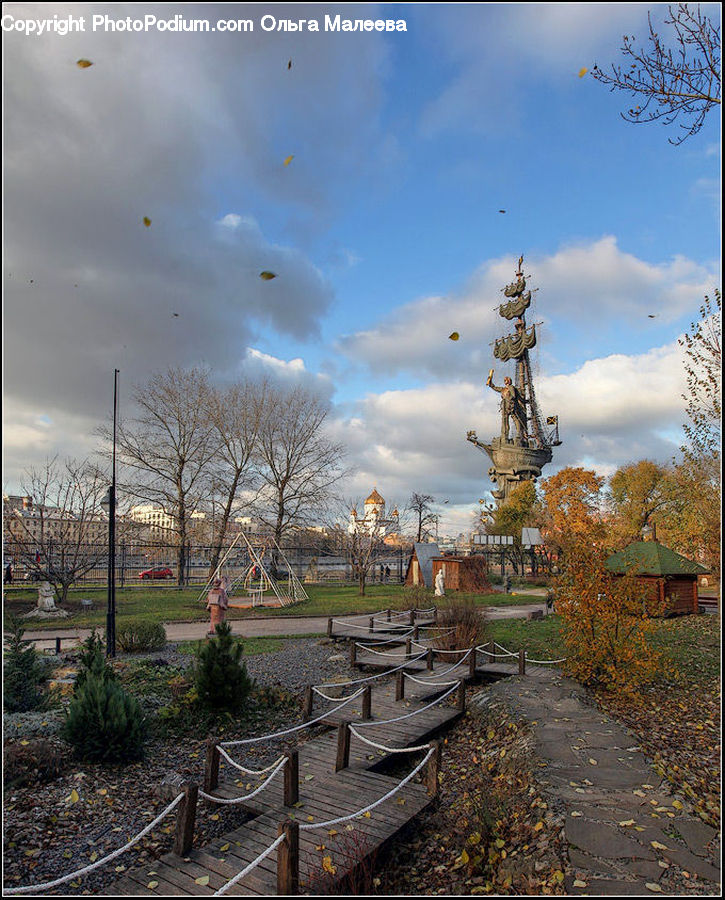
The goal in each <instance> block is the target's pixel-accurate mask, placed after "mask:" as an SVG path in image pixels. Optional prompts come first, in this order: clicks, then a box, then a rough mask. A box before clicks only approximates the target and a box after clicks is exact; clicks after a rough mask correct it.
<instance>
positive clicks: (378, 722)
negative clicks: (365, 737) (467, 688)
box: [357, 682, 458, 728]
mask: <svg viewBox="0 0 725 900" xmlns="http://www.w3.org/2000/svg"><path fill="white" fill-rule="evenodd" d="M456 685H458V682H456ZM455 689H456V688H455V687H452V688H451V689H450V690H449V691H446V692H445V694H441V696H440V697H438V698H437V699H436V700H433V702H432V703H428V704H426V705H425V706H421V708H420V709H414V710H413V712H409V713H406V714H405V715H404V716H396V717H395V718H394V719H380V720H374V721H370V722H358V723H357V726H358V728H362V727H363V726H365V727H366V728H371V727H372V726H373V725H389V724H390V723H391V722H400V720H401V719H409V718H410V717H411V716H417V715H418V713H422V712H425V711H426V709H430V708H431V706H435V705H436V703H440V702H441V700H445V699H446V697H447V696H448V695H449V694H452V693H453V691H455Z"/></svg>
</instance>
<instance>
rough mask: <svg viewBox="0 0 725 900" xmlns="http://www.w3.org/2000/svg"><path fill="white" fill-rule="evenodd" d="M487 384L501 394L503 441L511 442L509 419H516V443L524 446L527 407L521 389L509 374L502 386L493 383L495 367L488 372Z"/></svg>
mask: <svg viewBox="0 0 725 900" xmlns="http://www.w3.org/2000/svg"><path fill="white" fill-rule="evenodd" d="M486 386H487V387H490V388H491V390H493V391H496V392H497V393H498V394H501V441H502V442H505V443H510V440H509V419H513V420H514V426H515V427H516V443H517V444H518V445H519V446H520V447H523V446H524V445H525V443H526V439H527V435H526V407H525V405H524V402H523V399H522V397H521V391H520V390H519V389H518V388H517V387H516V385H515V384H514V383H513V382H512V381H511V379H510V378H509V377H508V375H507V376H506V377H505V378H504V380H503V386H502V387H496V385H495V384H494V383H493V369H491V371H490V372H489V373H488V378H487V379H486Z"/></svg>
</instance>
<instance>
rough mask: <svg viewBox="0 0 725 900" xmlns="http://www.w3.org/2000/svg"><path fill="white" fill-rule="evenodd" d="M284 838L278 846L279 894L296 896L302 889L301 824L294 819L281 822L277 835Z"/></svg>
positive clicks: (281, 895)
mask: <svg viewBox="0 0 725 900" xmlns="http://www.w3.org/2000/svg"><path fill="white" fill-rule="evenodd" d="M280 834H284V838H285V839H284V840H283V841H282V843H281V844H280V845H279V847H277V894H278V895H279V896H280V897H284V896H287V897H294V896H296V895H297V894H298V893H299V890H300V826H299V823H298V822H295V821H294V819H288V820H287V821H286V822H281V823H280V826H279V829H278V830H277V835H278V836H279V835H280Z"/></svg>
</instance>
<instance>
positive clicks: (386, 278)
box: [3, 3, 720, 532]
mask: <svg viewBox="0 0 725 900" xmlns="http://www.w3.org/2000/svg"><path fill="white" fill-rule="evenodd" d="M651 8H652V9H653V11H654V16H655V20H657V19H658V17H659V18H660V19H661V17H662V16H663V15H664V14H665V13H666V6H663V5H657V4H655V5H653V6H651ZM705 8H706V9H707V11H708V12H709V13H711V14H712V15H713V16H715V17H719V12H718V11H717V10H716V9H714V8H711V7H709V6H707V7H705ZM3 13H4V15H5V18H4V19H3V28H4V33H3V49H4V56H5V62H4V72H3V81H4V83H3V88H4V120H3V124H4V138H5V141H4V194H5V200H4V261H5V268H4V273H3V293H4V307H3V309H4V351H5V352H4V359H5V363H4V426H5V427H4V439H3V440H4V480H3V486H4V489H5V490H6V491H16V490H18V489H19V486H20V483H21V480H22V474H23V471H24V469H25V468H26V467H27V466H29V465H33V464H37V463H39V462H42V461H43V460H44V459H45V458H46V457H47V456H52V455H55V454H56V453H57V454H60V455H66V454H73V455H76V456H83V455H86V454H88V453H90V452H91V451H92V450H93V449H94V448H95V446H96V439H95V438H94V437H93V434H92V432H93V429H94V428H95V427H96V425H97V424H98V423H99V422H101V421H103V420H104V419H105V418H106V417H107V415H108V412H109V407H110V404H111V396H112V378H113V369H114V368H118V369H120V371H121V376H120V377H121V407H122V410H123V414H124V415H131V414H132V409H131V408H130V405H129V404H130V401H129V399H128V398H129V397H130V393H131V387H132V385H133V384H135V383H138V382H142V381H143V380H144V379H145V378H147V377H148V376H149V375H150V374H151V373H152V372H154V371H157V370H159V369H163V368H165V367H167V366H169V365H182V366H186V365H193V364H197V363H205V364H206V365H208V366H210V367H211V369H212V371H213V372H214V374H215V376H216V377H218V378H219V379H226V378H229V377H233V376H234V375H235V374H238V373H240V372H245V371H246V372H252V373H253V372H264V371H271V372H276V373H278V374H281V375H282V376H283V377H286V378H290V379H305V380H306V381H307V382H308V383H310V384H313V385H316V386H317V387H318V389H319V390H320V391H321V392H322V393H323V394H324V395H326V396H328V397H329V398H330V399H331V402H332V411H331V416H330V431H331V433H332V434H333V435H334V437H335V438H336V439H338V440H341V441H342V442H343V443H344V444H345V445H346V446H347V448H348V460H347V462H348V464H349V465H350V466H352V467H353V468H354V474H353V475H352V476H351V477H350V479H349V480H348V482H347V484H346V486H345V489H346V493H347V494H348V495H349V496H365V495H366V494H367V493H368V492H369V491H370V490H371V489H372V487H373V486H376V487H377V488H378V490H379V491H380V492H381V493H382V494H383V495H384V496H385V497H386V498H387V499H394V500H395V501H396V502H398V503H402V502H404V501H405V499H406V498H407V497H408V496H409V495H410V493H411V492H412V491H418V492H425V493H430V494H432V495H434V496H435V497H436V498H437V499H438V501H439V502H440V504H441V506H440V510H441V513H444V514H445V519H444V517H443V516H442V517H441V528H442V530H444V531H445V530H448V531H451V532H456V531H458V530H461V529H462V528H463V527H464V525H466V524H467V523H468V521H469V519H470V511H471V510H472V509H473V508H474V507H475V506H477V501H478V499H479V498H480V497H487V496H488V495H487V493H486V491H487V490H488V488H489V487H491V484H490V482H489V480H488V476H487V474H486V473H487V470H488V466H489V463H488V460H487V459H486V458H485V457H483V456H482V455H481V454H480V452H479V451H477V450H476V448H474V447H473V446H472V445H470V444H468V443H467V442H466V440H465V435H466V432H467V431H468V430H469V429H475V430H476V431H477V432H478V434H479V436H481V437H488V436H493V435H494V434H495V433H496V432H497V430H498V427H499V413H498V402H497V401H498V396H497V395H495V394H494V393H493V392H491V391H487V390H486V389H485V388H484V386H483V382H484V380H485V378H486V375H487V373H488V369H489V368H490V367H491V365H492V364H493V361H492V356H491V348H490V346H489V344H490V342H491V341H492V340H493V338H494V337H495V336H497V334H498V333H499V332H500V331H501V324H502V323H503V320H501V319H500V318H499V317H498V316H497V315H496V313H495V307H496V305H497V303H498V302H499V301H500V298H501V293H500V291H501V288H502V287H503V286H504V284H506V283H507V282H509V281H511V280H512V278H513V273H514V270H515V265H516V260H517V258H518V256H519V255H520V254H523V255H524V257H525V264H524V268H525V271H526V272H527V275H528V277H529V284H530V286H531V287H535V288H537V289H538V290H537V292H536V293H535V295H534V296H535V301H534V304H533V310H532V315H530V316H529V320H530V321H539V322H541V323H542V325H541V328H540V341H539V345H538V346H537V348H536V350H535V351H534V357H533V361H534V370H535V375H536V377H537V379H538V380H537V391H538V397H539V400H540V402H541V406H542V408H543V412H544V414H545V415H551V414H554V413H556V414H558V415H559V420H560V430H561V436H562V439H563V444H562V446H561V447H559V448H558V449H557V450H556V451H555V457H554V462H553V463H552V465H551V466H550V467H549V468H548V469H547V470H546V472H545V474H553V472H554V471H556V469H557V468H559V467H561V466H564V465H584V466H587V467H592V468H595V469H597V471H599V472H600V473H602V474H611V472H613V471H614V470H615V469H616V467H617V466H618V465H621V464H623V463H626V462H629V461H632V460H636V459H640V458H642V457H645V456H647V457H650V458H653V459H657V460H660V461H666V460H668V459H670V458H671V457H672V456H673V455H674V454H675V453H676V451H677V447H678V445H679V443H680V436H681V425H682V422H683V421H684V413H683V406H684V403H683V401H682V399H681V396H680V395H681V393H682V391H683V388H684V379H683V374H682V361H681V355H680V350H679V348H678V344H677V338H678V336H679V335H681V334H682V333H683V332H684V331H685V330H686V329H687V327H688V325H689V323H690V322H691V321H692V320H693V319H694V318H696V317H697V314H698V308H699V306H700V304H701V302H702V298H703V295H704V294H705V293H709V294H712V292H713V289H714V287H715V286H716V285H718V284H719V283H720V250H719V247H720V234H719V223H720V208H719V194H720V184H719V179H720V131H719V120H718V117H717V114H713V115H712V116H711V117H710V118H709V120H708V121H707V122H706V125H705V127H704V128H703V130H702V131H701V133H700V134H698V135H697V136H696V137H694V138H690V139H689V140H687V141H686V142H685V143H684V144H683V145H681V146H679V147H675V146H672V145H671V144H669V143H668V141H667V138H668V136H672V135H676V126H671V127H670V128H669V129H668V128H666V127H664V126H662V125H660V124H652V125H639V126H635V125H631V124H628V123H626V122H624V121H623V120H622V119H621V118H620V115H619V113H620V110H621V109H624V108H626V107H627V103H628V98H627V97H625V96H624V95H618V94H612V93H610V92H608V91H607V89H606V88H605V87H604V86H602V85H600V84H598V83H597V82H595V81H594V80H593V79H592V78H591V76H590V75H589V74H587V75H585V76H584V77H579V72H580V70H581V69H582V68H583V67H586V68H588V69H591V68H592V66H593V65H594V63H598V64H599V65H600V66H602V67H605V66H606V65H608V64H609V63H610V62H614V61H618V60H619V56H620V54H619V47H620V44H621V39H622V35H623V34H624V33H627V34H631V35H636V36H638V37H639V36H640V35H641V36H642V39H643V40H644V39H645V37H646V33H647V7H646V6H644V5H640V4H566V5H563V4H562V5H556V4H553V5H549V4H543V3H542V4H480V5H461V6H454V5H445V6H444V5H435V4H434V5H425V4H421V5H418V4H409V5H408V4H382V5H370V6H367V5H366V6H362V5H357V6H344V5H338V6H332V5H327V4H316V5H311V6H307V5H304V4H293V5H283V4H264V3H262V4H254V5H242V4H224V5H221V4H220V5H203V6H201V5H194V4H181V3H171V4H105V5H95V4H84V5H72V4H68V5H66V4H60V3H58V4H49V3H44V4H38V5H36V4H18V3H7V4H5V5H4V7H3ZM337 13H340V14H341V16H342V17H343V18H351V19H356V18H359V19H364V18H370V19H377V18H382V19H393V20H404V21H405V23H406V26H407V30H406V31H405V32H402V31H395V32H379V31H370V32H362V33H361V32H353V33H346V32H329V31H325V27H324V17H325V14H328V15H331V16H333V17H334V16H335V15H336V14H337ZM94 14H98V15H104V14H105V15H107V16H108V18H109V19H110V20H113V21H117V20H125V19H126V17H131V18H132V19H140V20H142V19H143V17H144V16H146V15H155V16H156V17H157V18H158V19H164V20H166V19H172V18H173V17H174V16H176V15H180V16H182V17H183V18H184V19H185V20H187V21H188V20H191V19H207V20H208V21H209V23H210V31H209V32H208V33H198V32H197V33H184V32H171V31H168V30H167V31H164V32H161V31H158V30H156V29H155V28H154V27H151V28H150V29H149V30H147V31H139V32H130V33H129V32H128V31H120V30H116V31H113V30H112V29H110V28H103V27H101V28H99V29H98V30H96V31H94V30H93V26H92V20H91V17H92V16H93V15H94ZM69 15H73V16H76V17H79V16H84V17H85V23H84V24H85V30H84V31H83V32H73V33H69V34H65V35H63V34H60V33H59V31H58V26H59V24H62V22H63V21H65V20H66V19H67V17H68V16H69ZM264 16H273V17H274V18H275V19H276V20H282V19H285V18H292V19H294V20H295V21H297V20H298V19H302V18H312V19H317V20H318V21H319V22H320V32H319V33H313V32H309V31H307V30H303V31H295V32H285V31H277V30H274V31H265V30H263V28H262V19H263V17H264ZM54 17H55V18H54ZM48 18H50V19H51V20H52V23H55V25H54V26H53V27H54V28H55V30H52V29H47V28H46V33H44V34H41V35H38V34H37V33H32V34H29V33H27V32H28V28H27V25H24V24H23V23H27V22H29V21H31V20H36V19H48ZM222 19H224V20H227V19H234V20H237V19H250V20H252V22H253V31H247V32H237V33H226V32H221V31H219V30H218V28H217V29H216V30H214V26H215V25H216V24H217V23H218V21H219V20H222ZM266 22H267V24H269V22H270V20H269V19H267V20H266ZM23 28H24V29H25V30H21V29H23ZM5 29H7V30H5ZM78 59H87V60H90V61H91V62H92V63H93V65H92V66H90V67H86V68H80V67H79V66H77V65H76V61H77V60H78ZM290 60H291V62H292V65H291V67H290V66H289V61H290ZM290 155H292V156H293V159H292V161H291V162H290V163H289V164H288V165H285V164H284V161H285V160H286V159H287V157H289V156H290ZM500 210H505V212H500ZM144 216H147V217H148V218H150V219H151V226H150V227H145V226H144V224H143V218H144ZM265 269H269V270H271V271H273V272H275V273H277V275H278V277H277V278H276V279H274V280H272V281H263V280H261V279H260V278H259V273H260V271H262V270H265ZM174 313H178V315H174ZM650 316H654V318H650ZM454 330H456V331H458V332H459V333H460V335H461V337H460V340H459V341H458V342H456V343H454V342H452V341H450V340H448V335H449V334H450V333H451V332H452V331H454ZM507 365H508V367H510V366H511V365H512V364H511V363H509V364H507ZM506 368H507V367H506V366H501V365H499V367H498V369H497V378H496V380H497V381H500V379H501V378H502V377H503V375H504V374H505V369H506ZM444 500H447V501H448V503H447V504H445V505H444V504H443V501H444Z"/></svg>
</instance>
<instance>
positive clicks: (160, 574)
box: [138, 567, 174, 580]
mask: <svg viewBox="0 0 725 900" xmlns="http://www.w3.org/2000/svg"><path fill="white" fill-rule="evenodd" d="M138 577H139V578H143V579H144V580H146V579H148V578H173V577H174V573H173V572H172V571H171V569H169V568H168V567H156V568H155V569H145V570H144V571H143V572H140V573H139V576H138Z"/></svg>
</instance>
